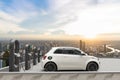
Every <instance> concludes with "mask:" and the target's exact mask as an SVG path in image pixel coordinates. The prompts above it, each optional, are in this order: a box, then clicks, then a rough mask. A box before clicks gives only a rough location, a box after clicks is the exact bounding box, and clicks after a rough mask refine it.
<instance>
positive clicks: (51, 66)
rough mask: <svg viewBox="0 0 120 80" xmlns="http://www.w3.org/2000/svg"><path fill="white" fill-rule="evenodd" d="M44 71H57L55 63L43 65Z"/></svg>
mask: <svg viewBox="0 0 120 80" xmlns="http://www.w3.org/2000/svg"><path fill="white" fill-rule="evenodd" d="M44 68H45V71H57V66H56V64H55V63H52V62H49V63H47V64H46V65H45V67H44Z"/></svg>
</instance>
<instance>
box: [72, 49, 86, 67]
mask: <svg viewBox="0 0 120 80" xmlns="http://www.w3.org/2000/svg"><path fill="white" fill-rule="evenodd" d="M73 55H74V58H75V62H76V63H75V64H76V66H75V67H76V68H77V69H84V68H85V64H86V58H85V57H86V56H85V55H84V54H83V52H82V51H80V50H77V49H74V53H73Z"/></svg>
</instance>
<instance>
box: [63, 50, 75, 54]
mask: <svg viewBox="0 0 120 80" xmlns="http://www.w3.org/2000/svg"><path fill="white" fill-rule="evenodd" d="M63 54H73V50H63Z"/></svg>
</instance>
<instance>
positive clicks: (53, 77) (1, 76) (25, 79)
mask: <svg viewBox="0 0 120 80" xmlns="http://www.w3.org/2000/svg"><path fill="white" fill-rule="evenodd" d="M0 80H120V73H119V72H116V73H112V72H109V73H104V72H103V73H102V72H100V73H99V72H98V73H94V72H93V73H84V72H83V73H82V72H81V73H61V72H58V73H53V72H51V73H0Z"/></svg>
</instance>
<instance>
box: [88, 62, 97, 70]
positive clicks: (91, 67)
mask: <svg viewBox="0 0 120 80" xmlns="http://www.w3.org/2000/svg"><path fill="white" fill-rule="evenodd" d="M98 68H99V66H98V64H97V63H95V62H90V63H88V65H87V68H86V70H87V71H97V70H98Z"/></svg>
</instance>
